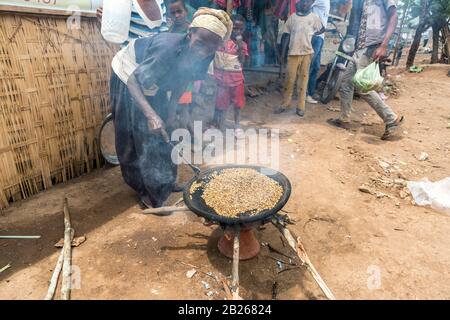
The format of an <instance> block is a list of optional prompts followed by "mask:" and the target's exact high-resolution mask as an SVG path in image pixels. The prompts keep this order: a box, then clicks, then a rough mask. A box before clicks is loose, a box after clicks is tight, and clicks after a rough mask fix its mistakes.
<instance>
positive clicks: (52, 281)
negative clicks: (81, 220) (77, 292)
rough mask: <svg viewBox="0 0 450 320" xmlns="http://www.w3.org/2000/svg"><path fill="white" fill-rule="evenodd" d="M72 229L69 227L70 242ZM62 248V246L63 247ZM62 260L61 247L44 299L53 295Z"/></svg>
mask: <svg viewBox="0 0 450 320" xmlns="http://www.w3.org/2000/svg"><path fill="white" fill-rule="evenodd" d="M73 235H74V231H73V229H71V232H70V243H71V244H72V239H73ZM63 248H64V247H63ZM63 260H64V249H61V252H60V254H59V257H58V261H57V262H56V267H55V270H53V274H52V278H51V279H50V285H49V286H48V290H47V295H46V296H45V298H44V300H52V299H53V296H54V295H55V291H56V286H57V285H58V279H59V274H60V273H61V269H62V266H63Z"/></svg>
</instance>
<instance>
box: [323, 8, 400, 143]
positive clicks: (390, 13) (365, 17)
mask: <svg viewBox="0 0 450 320" xmlns="http://www.w3.org/2000/svg"><path fill="white" fill-rule="evenodd" d="M397 20H398V16H397V1H396V0H359V1H354V3H353V7H352V12H351V16H350V25H349V32H348V33H349V34H350V35H353V36H355V37H356V51H355V53H354V54H353V58H354V61H351V62H350V63H349V64H348V66H347V69H346V71H345V73H344V75H343V79H342V82H341V87H340V89H339V93H340V100H341V115H340V117H339V118H337V119H329V120H328V123H330V124H332V125H334V126H337V127H341V128H347V126H348V124H349V123H350V113H351V108H352V101H353V93H354V86H353V82H352V79H353V76H354V75H355V73H356V71H357V70H358V69H361V68H365V67H366V66H368V65H369V64H370V63H372V62H373V61H379V60H380V59H382V58H383V57H385V56H386V55H387V48H388V44H389V40H390V38H391V37H392V35H393V33H394V31H395V28H396V26H397ZM361 97H362V98H363V99H364V100H365V101H366V102H367V103H368V104H369V105H370V106H371V107H372V109H374V110H375V112H376V113H377V114H378V115H379V116H380V117H381V118H382V119H383V121H384V123H385V131H384V134H383V136H382V137H381V139H383V140H386V139H388V138H389V137H390V136H391V135H392V134H393V133H394V131H395V130H396V129H398V127H399V126H400V125H401V123H402V122H403V117H402V116H398V115H397V114H395V113H394V111H393V110H392V109H391V108H390V107H389V106H388V105H386V104H385V103H384V101H383V100H382V99H381V97H380V95H379V94H378V93H377V92H376V91H374V90H372V91H369V92H368V93H366V94H361Z"/></svg>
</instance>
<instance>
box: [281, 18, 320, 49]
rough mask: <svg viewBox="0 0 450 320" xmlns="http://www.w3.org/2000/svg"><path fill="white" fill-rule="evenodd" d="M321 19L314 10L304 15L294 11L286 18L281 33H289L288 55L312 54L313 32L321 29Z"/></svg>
mask: <svg viewBox="0 0 450 320" xmlns="http://www.w3.org/2000/svg"><path fill="white" fill-rule="evenodd" d="M322 27H323V25H322V20H320V18H319V16H318V15H317V14H315V13H314V12H311V13H310V14H308V15H306V16H301V15H298V14H297V13H294V14H293V15H291V16H290V17H289V19H287V21H286V24H285V25H284V31H283V33H288V34H290V42H289V55H290V56H304V55H307V54H313V53H314V50H313V47H312V45H311V40H312V37H313V35H314V33H315V32H318V31H320V30H322Z"/></svg>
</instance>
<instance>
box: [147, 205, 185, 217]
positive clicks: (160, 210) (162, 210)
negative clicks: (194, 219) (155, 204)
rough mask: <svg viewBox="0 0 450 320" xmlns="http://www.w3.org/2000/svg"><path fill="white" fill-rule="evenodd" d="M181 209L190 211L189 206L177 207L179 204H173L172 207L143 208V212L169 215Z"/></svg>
mask: <svg viewBox="0 0 450 320" xmlns="http://www.w3.org/2000/svg"><path fill="white" fill-rule="evenodd" d="M179 211H189V208H188V207H186V206H183V207H177V206H171V207H161V208H150V209H145V210H142V213H144V214H154V215H157V216H169V215H171V214H172V213H174V212H179Z"/></svg>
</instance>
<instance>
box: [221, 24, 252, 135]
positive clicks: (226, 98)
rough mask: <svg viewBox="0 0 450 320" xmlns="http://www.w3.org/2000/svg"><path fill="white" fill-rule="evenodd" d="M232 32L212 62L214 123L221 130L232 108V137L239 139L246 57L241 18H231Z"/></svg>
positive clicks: (243, 103)
mask: <svg viewBox="0 0 450 320" xmlns="http://www.w3.org/2000/svg"><path fill="white" fill-rule="evenodd" d="M231 19H232V20H233V32H232V34H231V39H230V40H227V41H225V42H224V45H223V47H222V48H220V49H219V50H218V51H217V52H216V57H215V60H214V77H215V79H216V81H217V93H216V109H215V113H214V123H215V125H216V126H217V127H218V128H219V129H220V130H223V129H224V122H225V117H226V111H227V110H228V108H229V107H230V105H233V106H234V121H235V135H236V137H237V138H241V137H243V131H242V129H241V127H240V114H241V109H242V108H244V106H245V89H244V73H243V70H242V67H243V64H244V61H245V58H246V57H248V47H247V44H246V43H245V42H244V41H243V40H242V34H243V32H244V27H245V19H244V17H242V16H241V15H233V16H232V17H231Z"/></svg>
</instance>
